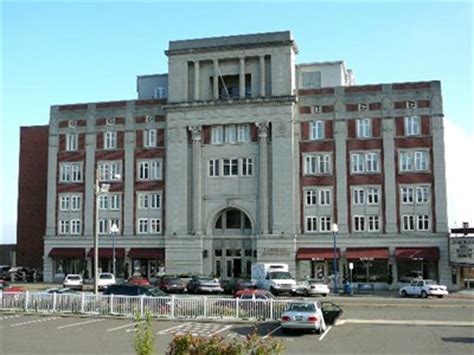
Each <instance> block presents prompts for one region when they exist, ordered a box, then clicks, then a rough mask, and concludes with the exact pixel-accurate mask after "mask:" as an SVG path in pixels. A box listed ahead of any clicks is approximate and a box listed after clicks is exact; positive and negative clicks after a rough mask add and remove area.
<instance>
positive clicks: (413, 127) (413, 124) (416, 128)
mask: <svg viewBox="0 0 474 355" xmlns="http://www.w3.org/2000/svg"><path fill="white" fill-rule="evenodd" d="M405 135H406V136H419V135H420V117H419V116H409V117H405Z"/></svg>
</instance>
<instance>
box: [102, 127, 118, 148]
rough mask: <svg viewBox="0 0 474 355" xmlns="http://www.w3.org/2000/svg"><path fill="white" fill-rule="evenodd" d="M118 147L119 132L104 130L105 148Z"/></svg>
mask: <svg viewBox="0 0 474 355" xmlns="http://www.w3.org/2000/svg"><path fill="white" fill-rule="evenodd" d="M115 148H117V132H115V131H108V132H104V149H115Z"/></svg>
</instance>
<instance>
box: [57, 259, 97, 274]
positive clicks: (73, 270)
mask: <svg viewBox="0 0 474 355" xmlns="http://www.w3.org/2000/svg"><path fill="white" fill-rule="evenodd" d="M53 274H54V277H55V278H62V277H64V276H66V275H67V274H81V275H82V276H83V277H84V278H88V277H89V276H90V273H89V270H87V262H86V260H85V259H71V258H64V259H63V258H55V259H53Z"/></svg>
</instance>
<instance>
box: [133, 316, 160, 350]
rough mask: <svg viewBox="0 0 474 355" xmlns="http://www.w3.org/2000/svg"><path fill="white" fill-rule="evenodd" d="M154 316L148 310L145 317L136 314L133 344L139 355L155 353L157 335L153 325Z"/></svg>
mask: <svg viewBox="0 0 474 355" xmlns="http://www.w3.org/2000/svg"><path fill="white" fill-rule="evenodd" d="M151 321H152V316H151V313H150V312H147V313H146V315H145V318H142V317H140V315H138V314H137V315H136V316H135V337H134V338H133V345H134V348H135V353H136V354H137V355H152V354H154V353H155V335H154V334H153V328H152V325H151Z"/></svg>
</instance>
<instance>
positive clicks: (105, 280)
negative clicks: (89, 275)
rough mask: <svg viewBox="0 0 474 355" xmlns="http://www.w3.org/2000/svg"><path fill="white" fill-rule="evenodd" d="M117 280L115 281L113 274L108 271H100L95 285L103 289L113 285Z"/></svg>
mask: <svg viewBox="0 0 474 355" xmlns="http://www.w3.org/2000/svg"><path fill="white" fill-rule="evenodd" d="M116 283H117V282H116V281H115V276H114V274H111V273H110V272H101V273H100V274H99V282H98V283H97V287H98V288H99V290H104V289H106V288H107V287H109V286H110V285H115V284H116Z"/></svg>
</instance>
